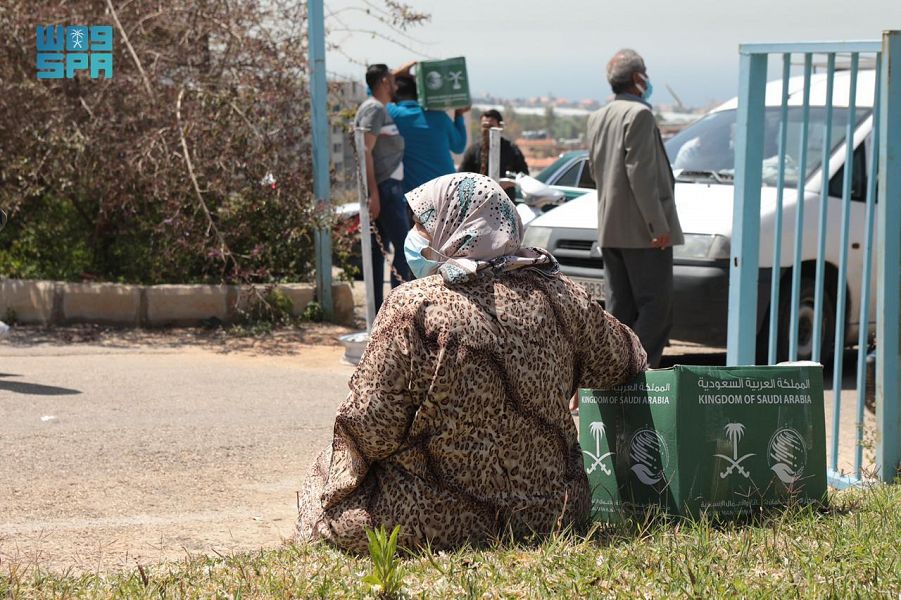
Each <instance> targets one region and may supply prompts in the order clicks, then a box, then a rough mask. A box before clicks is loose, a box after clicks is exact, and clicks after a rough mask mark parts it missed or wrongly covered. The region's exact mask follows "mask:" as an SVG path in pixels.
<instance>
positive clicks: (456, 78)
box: [447, 71, 463, 90]
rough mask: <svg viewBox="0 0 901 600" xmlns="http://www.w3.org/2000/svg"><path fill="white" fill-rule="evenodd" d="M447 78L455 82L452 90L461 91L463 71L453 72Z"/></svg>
mask: <svg viewBox="0 0 901 600" xmlns="http://www.w3.org/2000/svg"><path fill="white" fill-rule="evenodd" d="M447 77H448V78H449V79H450V80H451V81H453V82H454V85H453V86H452V87H451V89H454V90H459V89H460V88H461V87H462V86H461V85H460V80H461V79H463V71H451V72H450V73H448V74H447Z"/></svg>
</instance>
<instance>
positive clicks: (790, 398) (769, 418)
mask: <svg viewBox="0 0 901 600" xmlns="http://www.w3.org/2000/svg"><path fill="white" fill-rule="evenodd" d="M579 399H580V408H579V440H580V444H581V446H582V454H583V456H584V459H585V470H586V472H587V474H588V482H589V485H590V486H591V490H592V513H593V517H594V518H595V519H597V520H602V521H620V520H622V519H623V518H624V517H627V516H628V515H629V514H630V513H631V512H633V511H636V510H644V509H645V508H646V507H649V506H659V507H661V508H662V509H663V510H665V511H666V512H668V513H671V514H678V515H698V514H700V513H701V512H707V513H708V514H716V515H722V516H733V515H738V514H742V513H747V512H750V511H751V510H753V509H755V508H758V507H768V506H779V505H782V504H786V503H789V502H794V503H800V504H810V503H819V502H823V501H824V499H825V495H826V432H825V423H824V419H825V417H824V414H823V370H822V367H820V366H818V365H817V366H813V365H811V366H808V365H792V366H780V367H692V366H676V367H673V368H672V369H663V370H657V371H648V372H646V373H643V374H642V375H640V376H639V377H638V378H637V379H635V380H634V381H632V382H631V383H629V384H626V385H621V386H618V387H616V388H613V389H611V390H591V389H582V390H579Z"/></svg>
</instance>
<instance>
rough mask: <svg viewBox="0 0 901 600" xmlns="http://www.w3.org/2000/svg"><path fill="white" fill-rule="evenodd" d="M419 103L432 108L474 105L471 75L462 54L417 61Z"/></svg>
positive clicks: (440, 108) (443, 108)
mask: <svg viewBox="0 0 901 600" xmlns="http://www.w3.org/2000/svg"><path fill="white" fill-rule="evenodd" d="M416 88H417V91H418V92H419V104H421V105H422V107H423V108H426V109H431V110H445V109H448V108H462V107H464V106H470V105H471V104H472V100H471V98H470V96H469V75H467V73H466V59H465V58H463V57H462V56H460V57H457V58H448V59H447V60H424V61H420V62H418V63H417V64H416Z"/></svg>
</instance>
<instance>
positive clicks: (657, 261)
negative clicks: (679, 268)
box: [601, 248, 673, 368]
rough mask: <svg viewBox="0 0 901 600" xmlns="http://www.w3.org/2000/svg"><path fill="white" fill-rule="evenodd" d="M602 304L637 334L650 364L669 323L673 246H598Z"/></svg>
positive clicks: (662, 343) (657, 360)
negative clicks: (602, 271) (659, 247)
mask: <svg viewBox="0 0 901 600" xmlns="http://www.w3.org/2000/svg"><path fill="white" fill-rule="evenodd" d="M601 254H602V256H603V258H604V282H605V288H606V289H605V295H604V300H605V303H606V308H607V310H608V311H609V312H610V314H612V315H613V316H614V317H616V318H617V319H618V320H619V321H620V322H621V323H623V324H624V325H627V326H629V327H630V328H632V330H633V331H634V332H635V333H636V334H637V335H638V339H640V340H641V345H642V346H644V349H645V352H647V353H648V364H649V365H650V366H651V368H656V367H658V366H659V365H660V357H661V356H662V355H663V348H664V347H665V346H666V344H667V342H668V341H669V332H670V330H671V329H672V327H673V249H672V248H666V249H664V250H660V249H657V248H602V249H601Z"/></svg>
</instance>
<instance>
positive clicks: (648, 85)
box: [641, 75, 654, 102]
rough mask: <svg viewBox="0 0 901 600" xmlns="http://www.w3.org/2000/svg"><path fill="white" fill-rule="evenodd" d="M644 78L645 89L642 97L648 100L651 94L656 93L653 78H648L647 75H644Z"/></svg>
mask: <svg viewBox="0 0 901 600" xmlns="http://www.w3.org/2000/svg"><path fill="white" fill-rule="evenodd" d="M641 78H642V79H644V89H643V90H642V91H641V99H642V100H644V101H645V102H647V101H648V100H650V99H651V94H653V93H654V84H653V83H651V80H650V79H648V76H647V75H642V76H641Z"/></svg>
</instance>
